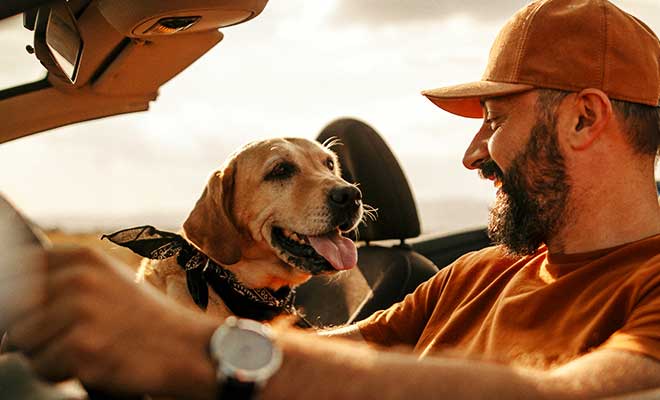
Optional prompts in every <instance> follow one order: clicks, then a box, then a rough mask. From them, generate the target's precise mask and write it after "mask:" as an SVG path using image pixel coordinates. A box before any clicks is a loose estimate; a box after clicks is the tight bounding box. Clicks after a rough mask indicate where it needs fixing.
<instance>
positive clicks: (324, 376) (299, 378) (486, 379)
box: [263, 332, 541, 400]
mask: <svg viewBox="0 0 660 400" xmlns="http://www.w3.org/2000/svg"><path fill="white" fill-rule="evenodd" d="M278 343H279V345H280V346H281V347H282V349H283V351H284V364H283V365H282V368H281V369H280V371H279V372H278V373H277V374H275V376H273V377H272V378H271V380H270V382H269V383H268V385H267V386H266V388H265V389H264V393H263V398H264V399H267V400H276V399H310V398H313V399H339V398H341V399H369V398H374V399H379V400H385V399H410V398H432V397H435V396H438V395H442V396H446V397H447V398H452V399H475V398H493V397H497V398H502V399H516V398H541V395H540V393H539V392H538V391H537V389H536V387H535V381H534V379H533V378H532V377H531V376H528V375H526V374H521V373H518V372H517V371H516V370H514V369H511V368H506V367H502V366H497V365H491V364H485V363H475V362H469V361H465V360H452V359H428V360H421V361H420V360H418V359H417V358H416V357H414V356H412V355H409V354H399V353H392V352H381V351H377V350H374V349H372V348H370V347H368V346H364V345H360V344H357V343H354V342H351V341H346V340H332V339H325V340H323V339H319V338H318V337H315V336H314V335H309V334H302V333H299V332H280V333H279V334H278Z"/></svg>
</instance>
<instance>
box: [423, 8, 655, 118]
mask: <svg viewBox="0 0 660 400" xmlns="http://www.w3.org/2000/svg"><path fill="white" fill-rule="evenodd" d="M534 88H548V89H560V90H566V91H580V90H582V89H586V88H596V89H600V90H602V91H603V92H605V93H606V94H607V95H608V96H609V97H610V98H612V99H617V100H625V101H629V102H633V103H641V104H648V105H651V106H658V105H659V103H660V41H658V37H657V36H656V35H655V34H654V33H653V31H652V30H651V29H650V28H649V27H648V26H646V24H644V23H643V22H642V21H640V20H639V19H637V18H635V17H634V16H632V15H630V14H628V13H626V12H624V11H622V10H620V9H619V8H617V7H616V6H615V5H613V4H612V3H610V2H609V1H607V0H539V1H535V2H533V3H530V4H529V5H527V6H526V7H524V8H523V9H521V10H519V11H518V12H517V13H516V14H514V15H513V17H511V19H509V21H508V22H507V23H506V25H504V28H502V30H501V31H500V33H499V35H498V36H497V38H496V39H495V43H493V46H492V47H491V49H490V55H489V57H488V65H487V66H486V71H485V72H484V75H483V77H482V79H481V81H478V82H471V83H465V84H461V85H455V86H448V87H442V88H438V89H431V90H425V91H423V92H422V94H423V95H424V96H426V97H427V98H428V99H429V100H431V101H432V102H433V103H434V104H436V105H437V106H438V107H440V108H442V109H444V110H446V111H449V112H450V113H453V114H457V115H461V116H464V117H472V118H482V117H483V110H482V107H481V104H480V101H481V100H483V99H486V98H489V97H498V96H505V95H509V94H514V93H521V92H525V91H528V90H531V89H534Z"/></svg>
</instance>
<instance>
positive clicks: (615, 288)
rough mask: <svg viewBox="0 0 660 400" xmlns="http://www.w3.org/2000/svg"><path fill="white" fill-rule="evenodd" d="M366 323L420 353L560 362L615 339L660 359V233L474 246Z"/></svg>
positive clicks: (381, 336)
mask: <svg viewBox="0 0 660 400" xmlns="http://www.w3.org/2000/svg"><path fill="white" fill-rule="evenodd" d="M358 327H359V328H360V332H361V333H362V335H363V336H364V338H365V339H366V340H367V341H369V342H372V343H375V344H378V345H383V346H394V345H409V346H414V351H415V352H416V353H418V354H419V355H420V357H424V356H427V355H429V354H434V353H436V354H437V353H439V352H443V351H448V353H449V354H451V355H459V356H461V357H467V358H478V359H484V360H490V361H496V362H502V363H506V364H511V365H518V366H527V367H534V368H550V367H553V366H557V365H561V364H564V363H566V362H568V361H570V360H572V359H574V358H576V357H578V356H580V355H582V354H584V353H587V352H589V351H592V350H595V349H605V348H607V349H620V350H627V351H632V352H636V353H641V354H644V355H646V356H649V357H652V358H655V359H656V360H660V235H656V236H653V237H650V238H647V239H643V240H640V241H637V242H634V243H629V244H627V245H623V246H618V247H615V248H611V249H605V250H599V251H594V252H589V253H583V254H571V255H552V254H551V255H548V252H547V249H546V248H545V246H544V247H541V248H540V249H539V250H538V251H537V252H536V254H534V255H532V256H527V257H522V258H514V257H511V256H507V255H505V254H504V252H503V250H502V248H500V247H490V248H486V249H483V250H481V251H477V252H473V253H469V254H466V255H464V256H463V257H461V258H460V259H458V260H457V261H455V262H454V263H453V264H452V265H451V266H449V267H447V268H445V269H443V270H441V271H440V272H439V273H438V274H437V275H436V276H435V277H433V278H432V279H430V280H429V281H427V282H425V283H423V284H422V285H420V286H419V287H418V288H417V290H415V292H414V293H412V294H410V295H408V296H407V297H406V298H405V299H404V300H403V301H402V302H400V303H397V304H395V305H393V306H392V307H390V308H389V309H387V310H383V311H378V312H376V313H375V314H373V315H372V316H370V317H369V318H367V319H366V320H363V321H360V322H359V323H358Z"/></svg>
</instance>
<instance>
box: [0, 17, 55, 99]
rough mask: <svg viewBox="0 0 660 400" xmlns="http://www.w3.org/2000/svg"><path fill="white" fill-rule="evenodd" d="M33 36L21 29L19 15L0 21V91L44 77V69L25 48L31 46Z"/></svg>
mask: <svg viewBox="0 0 660 400" xmlns="http://www.w3.org/2000/svg"><path fill="white" fill-rule="evenodd" d="M33 35H34V33H33V32H31V31H29V30H27V29H25V28H23V18H22V17H21V16H20V15H17V16H14V17H11V18H7V19H5V20H2V21H0V51H1V52H2V63H1V65H0V90H4V89H8V88H10V87H14V86H18V85H21V84H23V83H30V82H34V81H36V80H39V79H42V78H43V77H44V76H46V69H45V68H44V67H42V66H41V64H39V62H38V61H37V59H36V58H35V56H34V55H33V54H30V53H28V51H27V49H26V46H28V45H30V46H31V45H32V42H33V39H32V36H33Z"/></svg>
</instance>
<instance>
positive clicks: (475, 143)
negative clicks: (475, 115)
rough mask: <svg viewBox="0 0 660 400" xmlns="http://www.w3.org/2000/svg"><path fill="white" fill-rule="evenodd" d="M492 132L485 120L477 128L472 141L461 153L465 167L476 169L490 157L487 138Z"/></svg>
mask: <svg viewBox="0 0 660 400" xmlns="http://www.w3.org/2000/svg"><path fill="white" fill-rule="evenodd" d="M491 134H492V130H491V129H490V125H489V124H487V123H486V122H485V121H484V123H483V124H482V125H481V128H479V132H477V134H476V135H474V138H473V139H472V142H471V143H470V145H469V146H468V148H467V150H465V154H464V155H463V165H465V168H467V169H477V168H479V166H480V165H481V164H482V163H483V162H484V161H487V160H488V159H490V153H489V152H488V139H490V136H491Z"/></svg>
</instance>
